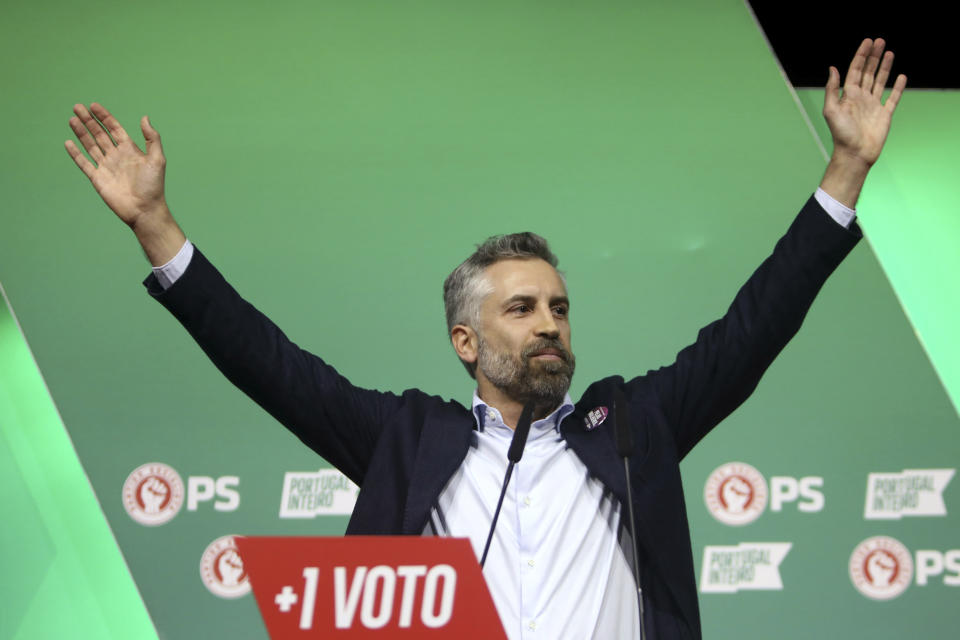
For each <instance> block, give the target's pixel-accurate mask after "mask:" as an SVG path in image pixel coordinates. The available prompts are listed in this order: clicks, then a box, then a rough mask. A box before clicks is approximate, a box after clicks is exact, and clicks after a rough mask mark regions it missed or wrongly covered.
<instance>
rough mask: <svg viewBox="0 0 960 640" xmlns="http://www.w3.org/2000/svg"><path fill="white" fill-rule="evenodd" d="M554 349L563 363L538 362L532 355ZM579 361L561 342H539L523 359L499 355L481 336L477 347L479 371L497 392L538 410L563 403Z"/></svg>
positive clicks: (524, 351) (551, 407)
mask: <svg viewBox="0 0 960 640" xmlns="http://www.w3.org/2000/svg"><path fill="white" fill-rule="evenodd" d="M547 348H552V349H556V350H557V351H559V352H560V358H561V360H559V361H546V362H540V361H535V360H533V359H532V358H531V354H533V353H536V352H537V351H540V350H542V349H547ZM576 366H577V359H576V358H575V357H574V356H573V354H572V353H570V352H569V351H567V350H566V349H565V348H564V347H563V345H562V344H561V343H560V341H559V340H547V339H543V340H538V341H536V342H534V343H533V344H530V345H528V346H527V347H526V348H525V349H524V350H523V352H522V353H521V354H520V355H519V356H515V355H513V354H511V353H507V352H500V351H495V350H493V349H491V348H490V346H489V345H488V344H487V343H486V342H485V341H484V339H483V337H482V336H480V341H479V344H478V346H477V368H478V369H480V371H482V372H483V375H485V376H486V377H487V379H488V380H489V381H490V382H491V384H493V386H495V387H496V388H497V389H499V390H500V391H502V392H503V393H504V394H506V395H507V396H508V397H509V398H512V399H514V400H517V401H519V402H522V403H524V404H526V403H527V402H531V401H533V402H535V403H537V405H538V407H543V408H546V407H549V408H550V409H553V408H555V407H557V406H558V405H559V404H560V403H561V402H563V397H564V396H565V395H566V394H567V390H568V389H569V388H570V381H571V380H573V371H574V369H576Z"/></svg>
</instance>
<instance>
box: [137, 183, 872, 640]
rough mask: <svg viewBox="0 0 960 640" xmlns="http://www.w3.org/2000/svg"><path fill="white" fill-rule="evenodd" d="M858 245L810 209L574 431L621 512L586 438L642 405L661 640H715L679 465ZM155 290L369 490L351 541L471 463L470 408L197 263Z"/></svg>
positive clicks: (415, 526)
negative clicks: (324, 352)
mask: <svg viewBox="0 0 960 640" xmlns="http://www.w3.org/2000/svg"><path fill="white" fill-rule="evenodd" d="M860 237H861V233H860V230H859V228H858V227H857V226H856V224H854V225H853V226H852V228H851V229H849V230H848V229H844V228H842V227H841V226H840V225H838V224H837V223H836V222H834V221H833V220H832V219H831V218H830V217H829V216H828V215H827V214H826V213H825V212H824V211H823V209H822V208H821V207H820V205H819V204H818V203H817V202H816V200H814V199H813V198H812V197H811V198H810V199H809V200H808V201H807V203H806V204H805V205H804V207H803V209H802V210H801V211H800V213H799V215H798V216H797V218H796V219H795V220H794V222H793V224H792V225H791V226H790V228H789V230H788V231H787V233H786V234H785V235H784V236H783V238H781V239H780V241H779V242H778V243H777V245H776V247H775V249H774V251H773V253H772V255H771V256H770V257H768V258H767V259H766V260H765V261H764V262H763V263H762V264H761V265H760V267H759V268H758V269H757V270H756V271H755V272H754V273H753V275H752V276H751V277H750V279H749V280H748V281H747V283H746V284H745V285H744V286H743V287H742V288H741V289H740V291H739V292H738V293H737V295H736V297H735V299H734V301H733V303H732V304H731V306H730V308H729V309H728V311H727V312H726V314H725V315H724V316H723V317H722V318H721V319H719V320H717V321H716V322H713V323H711V324H709V325H707V326H706V327H704V328H703V329H702V330H701V331H700V332H699V334H698V336H697V340H696V342H694V343H693V344H691V345H690V346H688V347H686V348H685V349H683V350H682V351H680V353H679V354H677V359H676V361H675V362H674V363H673V364H671V365H669V366H666V367H662V368H660V369H657V370H652V371H649V372H647V373H646V374H644V375H641V376H638V377H636V378H633V379H632V380H628V381H625V380H624V379H623V378H621V377H619V376H615V377H610V378H605V379H603V380H598V381H597V382H594V383H593V384H591V385H590V386H589V387H588V388H587V390H586V391H585V392H584V394H583V397H582V398H581V399H580V401H579V402H577V403H576V410H575V411H574V413H573V414H571V415H570V416H568V417H567V418H566V419H565V420H564V421H563V423H562V424H561V425H560V430H561V433H562V434H563V437H564V438H565V439H566V441H567V443H569V446H570V447H572V448H573V450H574V452H575V453H576V454H577V456H578V457H579V458H580V459H581V460H582V461H583V463H584V464H585V465H586V467H587V469H588V470H589V471H590V473H591V474H593V475H594V476H595V477H597V478H598V479H599V480H600V481H601V482H603V484H604V485H605V486H606V487H607V488H608V489H609V490H611V491H612V492H613V493H614V494H615V495H616V496H617V497H618V498H619V499H620V501H621V503H623V502H625V501H626V485H625V481H624V477H623V465H622V463H621V462H620V461H619V459H618V458H617V454H616V448H615V445H614V440H613V425H612V424H610V423H611V422H612V420H608V421H606V422H604V423H603V424H602V425H601V426H600V427H599V428H596V429H594V430H590V431H588V430H586V429H585V428H584V417H585V416H586V414H587V413H588V412H589V411H590V410H591V409H593V408H596V407H599V406H606V407H613V397H614V390H615V389H616V388H620V389H622V391H623V392H624V394H625V396H626V398H627V402H628V403H629V404H630V416H631V418H632V421H633V425H632V427H633V430H634V440H635V442H636V443H637V447H636V451H635V454H634V456H633V459H632V460H631V465H630V469H631V474H632V484H633V491H634V493H633V501H634V512H635V514H636V520H637V522H636V526H637V536H638V547H639V558H640V566H641V574H642V575H641V582H642V585H643V588H644V603H645V616H644V617H645V624H646V628H647V633H648V638H650V640H660V639H662V638H685V639H686V638H700V637H701V631H700V614H699V608H698V604H697V587H696V579H695V576H694V568H693V554H692V548H691V544H690V533H689V526H688V524H687V514H686V507H685V504H684V497H683V486H682V484H681V480H680V468H679V463H680V460H682V459H683V457H684V456H685V455H686V454H687V452H689V451H690V449H691V448H693V446H694V445H695V444H696V443H697V442H699V441H700V439H701V438H703V437H704V436H705V435H706V434H707V433H708V432H709V431H710V430H711V429H712V428H713V427H714V426H715V425H716V424H717V423H718V422H720V421H721V420H722V419H723V418H724V417H726V416H727V415H728V414H729V413H730V412H731V411H733V410H734V409H735V408H736V407H737V406H739V405H740V403H742V402H743V401H744V400H745V399H746V398H747V396H749V395H750V393H751V392H752V391H753V389H754V388H755V387H756V385H757V383H758V382H759V380H760V376H761V375H762V374H763V372H764V371H765V370H766V369H767V367H768V366H769V365H770V363H771V362H772V361H773V359H774V357H776V355H777V354H778V353H779V352H780V350H781V349H782V348H783V347H784V345H786V343H787V341H788V340H789V339H790V338H791V337H792V336H793V335H794V334H795V333H796V332H797V330H798V329H799V328H800V324H801V323H802V321H803V318H804V316H805V315H806V312H807V310H808V309H809V307H810V305H811V303H812V302H813V299H814V297H815V296H816V294H817V292H818V291H819V289H820V287H821V286H822V285H823V283H824V282H825V281H826V279H827V277H828V276H829V275H830V273H831V272H832V271H833V270H834V268H835V267H836V266H837V265H838V264H839V263H840V262H841V260H842V259H843V258H844V257H845V256H846V255H847V253H848V252H849V251H850V250H851V249H852V248H853V246H854V245H855V244H856V243H857V241H858V240H859V239H860ZM144 284H145V285H146V286H147V289H148V291H149V292H150V294H151V295H153V296H154V297H155V298H156V299H157V300H159V301H160V302H161V303H162V304H163V305H164V306H165V307H166V308H167V309H169V310H170V312H171V313H173V315H174V316H176V318H177V319H178V320H179V321H180V322H181V323H182V324H183V326H184V327H185V328H186V329H187V331H189V332H190V334H191V335H192V336H193V337H194V339H196V341H197V342H198V344H199V345H200V347H201V348H202V349H203V350H204V351H205V352H206V353H207V355H208V356H209V357H210V359H211V360H212V361H213V362H214V364H215V365H216V366H217V367H218V368H219V369H220V370H221V371H222V372H223V373H224V374H225V375H226V376H227V377H228V378H229V379H230V380H231V381H232V382H233V383H234V384H235V385H236V386H237V387H239V388H240V389H242V390H243V391H244V392H245V393H246V394H247V395H249V396H250V397H251V398H252V399H253V400H255V401H256V402H257V403H259V404H260V405H261V406H262V407H263V408H264V409H265V410H267V411H268V412H269V413H270V414H271V415H273V416H274V417H275V418H276V419H277V420H279V421H280V422H281V423H282V424H284V425H285V426H286V427H287V428H288V429H290V430H291V431H292V432H293V433H295V434H296V435H297V436H298V437H299V438H300V439H301V440H302V441H303V442H304V443H305V444H306V445H307V446H309V447H311V448H312V449H313V450H314V451H316V452H317V453H318V454H320V455H321V456H323V457H324V458H325V459H326V460H328V461H329V462H330V463H331V464H333V465H334V466H336V467H337V468H338V469H340V470H341V471H342V472H343V473H344V474H346V475H347V476H348V477H350V479H351V480H353V481H354V482H356V483H357V484H358V485H359V486H360V487H361V490H360V494H359V496H358V498H357V504H356V508H355V509H354V512H353V515H352V517H351V518H350V523H349V525H348V527H347V534H367V535H369V534H410V535H420V534H421V533H422V532H423V530H424V528H425V526H426V523H427V519H428V516H429V511H430V507H431V506H432V505H434V503H436V501H437V499H438V497H439V495H440V493H441V491H442V489H443V487H444V486H445V485H446V483H447V481H448V480H449V479H450V477H451V476H452V475H453V473H454V472H455V471H456V470H457V468H458V467H459V466H460V464H461V462H462V461H463V459H464V457H465V456H466V454H467V451H468V450H469V447H470V442H471V433H472V431H473V429H474V424H475V423H474V419H473V417H472V415H471V413H470V411H469V409H467V408H466V407H464V406H463V405H461V404H459V403H457V402H454V401H448V400H444V399H442V398H440V397H437V396H431V395H428V394H426V393H424V392H422V391H419V390H417V389H410V390H407V391H404V392H403V393H401V394H399V395H398V394H394V393H382V392H378V391H371V390H368V389H362V388H359V387H356V386H354V385H352V384H351V383H350V382H349V381H348V380H347V379H346V378H344V377H343V376H341V375H340V374H339V373H337V371H336V370H335V369H334V368H333V367H331V366H330V365H328V364H326V363H325V362H324V361H323V360H321V359H320V358H318V357H317V356H314V355H312V354H310V353H307V352H306V351H303V350H302V349H300V348H299V347H297V346H296V345H295V344H294V343H292V342H291V341H290V340H288V339H287V337H286V336H285V335H284V334H283V332H281V331H280V329H278V328H277V327H276V326H275V325H274V324H273V323H272V322H270V320H269V319H267V318H266V316H264V315H262V314H261V313H260V312H259V311H257V310H256V309H255V308H254V307H253V306H251V305H250V304H249V303H247V302H246V301H244V300H243V299H242V298H241V297H240V296H239V295H238V294H237V293H236V291H234V289H233V288H232V287H231V286H230V285H229V284H228V283H227V282H226V280H224V279H223V277H222V276H221V275H220V273H219V272H218V271H217V270H216V269H215V268H214V267H213V266H212V265H211V264H210V263H209V262H208V261H207V259H206V258H205V257H204V256H203V254H201V253H200V252H199V251H196V252H195V253H194V257H193V260H192V261H191V263H190V266H189V267H188V268H187V270H186V272H185V273H184V274H183V276H181V277H180V279H179V280H177V281H176V282H175V283H174V284H173V286H171V287H170V288H169V289H168V290H166V291H164V290H163V289H162V288H161V287H160V286H159V283H158V282H157V281H156V279H155V278H154V277H153V276H150V277H149V278H147V280H146V281H144ZM625 513H626V512H625V511H624V514H625Z"/></svg>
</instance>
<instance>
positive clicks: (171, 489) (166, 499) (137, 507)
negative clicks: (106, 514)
mask: <svg viewBox="0 0 960 640" xmlns="http://www.w3.org/2000/svg"><path fill="white" fill-rule="evenodd" d="M182 506H183V480H181V479H180V474H178V473H177V472H176V471H174V469H173V467H170V466H168V465H165V464H163V463H162V462H148V463H147V464H144V465H141V466H139V467H137V468H136V469H134V470H133V472H132V473H131V474H130V475H129V476H127V480H126V481H125V482H124V483H123V508H124V509H126V510H127V513H128V514H129V515H130V517H131V518H133V519H134V520H136V521H137V522H139V523H140V524H142V525H146V526H148V527H155V526H157V525H160V524H164V523H166V522H169V521H170V520H172V519H173V517H174V516H175V515H177V513H179V511H180V507H182Z"/></svg>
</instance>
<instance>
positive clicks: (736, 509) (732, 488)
mask: <svg viewBox="0 0 960 640" xmlns="http://www.w3.org/2000/svg"><path fill="white" fill-rule="evenodd" d="M752 497H753V488H752V487H751V486H750V483H749V482H747V481H746V480H744V479H743V478H741V477H740V476H731V477H730V478H727V481H726V482H724V483H723V487H722V488H721V489H720V499H721V501H722V502H723V504H724V506H726V507H727V511H729V512H730V513H743V510H744V508H746V506H747V503H748V502H750V498H752Z"/></svg>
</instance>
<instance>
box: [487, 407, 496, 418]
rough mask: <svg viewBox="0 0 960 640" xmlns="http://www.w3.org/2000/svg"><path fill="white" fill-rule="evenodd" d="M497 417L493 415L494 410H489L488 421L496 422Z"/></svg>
mask: <svg viewBox="0 0 960 640" xmlns="http://www.w3.org/2000/svg"><path fill="white" fill-rule="evenodd" d="M494 419H495V416H494V415H493V410H492V409H487V420H494Z"/></svg>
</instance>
